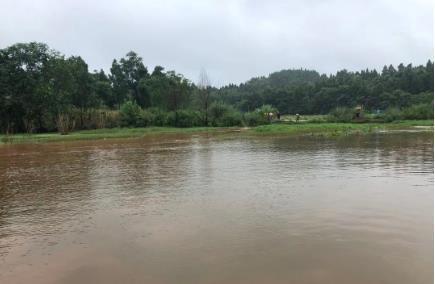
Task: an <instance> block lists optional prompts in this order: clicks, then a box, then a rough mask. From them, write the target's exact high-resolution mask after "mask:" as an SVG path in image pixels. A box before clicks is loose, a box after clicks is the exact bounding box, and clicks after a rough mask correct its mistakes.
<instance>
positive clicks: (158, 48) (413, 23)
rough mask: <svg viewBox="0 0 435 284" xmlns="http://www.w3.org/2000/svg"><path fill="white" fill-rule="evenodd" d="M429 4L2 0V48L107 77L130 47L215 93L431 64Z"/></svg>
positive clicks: (424, 0) (399, 0)
mask: <svg viewBox="0 0 435 284" xmlns="http://www.w3.org/2000/svg"><path fill="white" fill-rule="evenodd" d="M432 2H433V1H432V0H287V1H284V0H269V1H260V0H233V1H230V0H219V1H218V0H216V1H212V0H210V1H208V0H202V1H200V0H197V1H192V0H191V1H187V0H156V1H151V0H149V1H146V0H142V1H139V0H122V1H121V0H101V1H100V0H93V1H90V0H0V4H1V5H0V7H1V9H0V48H5V47H7V46H10V45H12V44H14V43H17V42H30V41H38V42H44V43H47V44H48V45H49V46H50V47H51V48H53V49H56V50H58V51H60V52H61V53H63V54H65V55H67V56H70V55H80V56H82V58H84V60H85V61H86V62H87V63H88V65H89V68H90V70H94V69H104V70H106V71H109V69H110V65H111V63H112V60H113V59H114V58H117V59H118V58H121V57H123V56H125V54H126V53H127V52H128V51H130V50H133V51H135V52H136V53H138V54H139V55H140V56H141V57H142V58H143V61H144V63H145V65H146V66H147V67H148V69H149V70H150V71H152V69H153V68H154V66H156V65H161V66H163V67H165V69H166V70H175V71H176V72H178V73H181V74H183V75H184V76H185V77H187V78H188V79H190V80H192V81H193V82H196V81H198V78H199V73H200V70H201V69H202V68H204V69H205V70H206V71H207V74H208V76H209V77H210V81H211V83H212V84H213V85H215V86H222V85H226V84H229V83H236V84H238V83H240V82H244V81H247V80H249V79H250V78H252V77H257V76H267V75H268V74H270V73H272V72H274V71H279V70H282V69H291V68H304V69H314V70H317V71H319V72H320V73H326V74H330V73H335V72H336V71H337V70H341V69H347V70H350V71H358V70H361V69H366V68H369V69H373V68H376V69H378V70H380V69H381V68H382V66H384V65H385V64H387V65H389V64H393V65H398V64H399V63H401V62H403V63H405V64H408V63H412V64H413V65H418V64H425V63H426V62H427V60H428V59H431V60H433V55H434V53H433V52H434V49H433V48H434V46H433V29H434V28H433V27H434V25H433V3H432Z"/></svg>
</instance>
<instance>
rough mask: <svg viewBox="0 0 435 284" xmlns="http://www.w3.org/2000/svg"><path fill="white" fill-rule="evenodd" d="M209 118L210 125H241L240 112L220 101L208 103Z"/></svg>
mask: <svg viewBox="0 0 435 284" xmlns="http://www.w3.org/2000/svg"><path fill="white" fill-rule="evenodd" d="M209 119H210V124H211V125H212V126H221V127H222V126H237V125H242V114H241V113H240V112H239V111H238V110H236V109H235V108H234V107H233V106H231V105H227V104H225V103H222V102H214V103H212V104H211V105H210V108H209Z"/></svg>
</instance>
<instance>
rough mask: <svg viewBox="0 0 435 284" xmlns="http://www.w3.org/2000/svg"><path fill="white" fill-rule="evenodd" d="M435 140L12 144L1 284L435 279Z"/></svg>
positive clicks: (1, 170)
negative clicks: (434, 199)
mask: <svg viewBox="0 0 435 284" xmlns="http://www.w3.org/2000/svg"><path fill="white" fill-rule="evenodd" d="M433 141H434V140H433V133H432V132H429V133H424V132H422V133H417V132H416V133H412V132H410V133H407V132H403V133H402V132H396V133H375V134H370V135H351V136H347V137H339V138H321V137H293V138H290V137H243V136H240V135H237V134H235V135H233V136H232V137H229V136H221V135H207V134H201V135H182V136H177V135H164V136H152V137H148V138H141V139H124V140H96V141H76V142H65V143H41V144H21V145H3V146H1V145H0V283H8V284H14V283H152V284H159V283H250V284H255V283H271V284H274V283H299V284H304V283H307V284H308V283H310V284H313V283H314V284H315V283H322V284H329V283H331V284H332V283H334V284H336V283H346V284H352V283H361V284H367V283H391V284H393V283H394V284H400V283H404V284H405V283H406V284H409V283H414V284H418V283H433V206H434V205H433V184H434V180H433V179H434V174H433V170H434V162H433Z"/></svg>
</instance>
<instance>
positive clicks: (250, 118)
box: [243, 111, 269, 126]
mask: <svg viewBox="0 0 435 284" xmlns="http://www.w3.org/2000/svg"><path fill="white" fill-rule="evenodd" d="M243 122H244V123H245V125H247V126H256V125H262V124H267V123H269V120H268V119H267V118H265V117H264V115H263V114H261V113H260V112H258V111H252V112H245V113H244V114H243Z"/></svg>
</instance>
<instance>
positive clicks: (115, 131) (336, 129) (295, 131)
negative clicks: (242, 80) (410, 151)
mask: <svg viewBox="0 0 435 284" xmlns="http://www.w3.org/2000/svg"><path fill="white" fill-rule="evenodd" d="M414 126H432V127H430V128H429V130H432V131H433V120H404V121H397V122H393V123H373V122H371V123H329V122H317V123H315V122H307V123H304V122H300V123H294V122H281V123H273V124H269V125H262V126H257V127H253V128H238V127H220V128H217V127H194V128H175V127H147V128H111V129H96V130H82V131H75V132H72V133H70V134H68V135H60V134H58V133H41V134H14V135H9V136H6V135H0V144H4V143H35V142H36V143H37V142H57V141H59V142H60V141H74V140H95V139H110V138H135V137H136V138H137V137H146V136H151V135H170V134H173V135H174V134H178V135H180V134H192V133H215V134H218V133H220V134H222V133H223V134H226V135H229V134H231V135H235V134H237V133H239V132H242V133H243V134H249V135H326V136H340V135H348V134H354V133H362V134H364V133H370V132H373V131H379V130H389V129H407V128H408V129H409V128H412V127H414Z"/></svg>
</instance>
